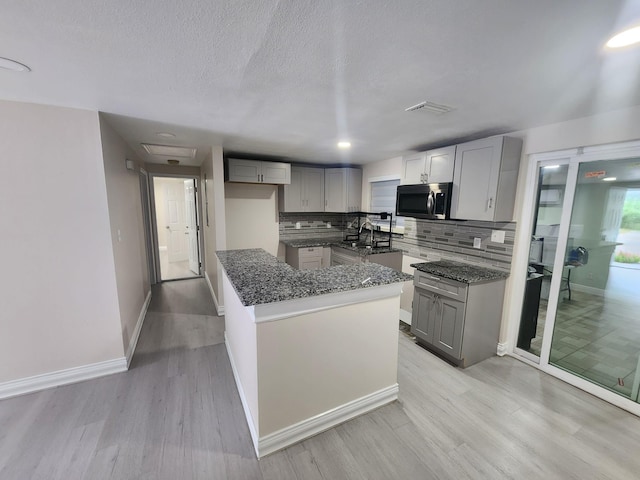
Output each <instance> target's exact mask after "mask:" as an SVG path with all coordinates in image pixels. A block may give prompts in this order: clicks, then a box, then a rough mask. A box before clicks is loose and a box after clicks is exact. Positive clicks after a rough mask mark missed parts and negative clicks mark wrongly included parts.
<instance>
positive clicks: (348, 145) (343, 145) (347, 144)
mask: <svg viewBox="0 0 640 480" xmlns="http://www.w3.org/2000/svg"><path fill="white" fill-rule="evenodd" d="M338 148H351V142H347V141H346V140H343V141H340V142H338Z"/></svg>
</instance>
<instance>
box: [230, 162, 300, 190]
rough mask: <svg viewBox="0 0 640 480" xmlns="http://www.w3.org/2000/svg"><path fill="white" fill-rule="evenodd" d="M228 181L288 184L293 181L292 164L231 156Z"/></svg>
mask: <svg viewBox="0 0 640 480" xmlns="http://www.w3.org/2000/svg"><path fill="white" fill-rule="evenodd" d="M227 181H229V182H244V183H271V184H276V185H286V184H288V183H291V164H289V163H283V162H263V161H260V160H244V159H240V158H229V159H228V160H227Z"/></svg>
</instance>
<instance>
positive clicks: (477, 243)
mask: <svg viewBox="0 0 640 480" xmlns="http://www.w3.org/2000/svg"><path fill="white" fill-rule="evenodd" d="M481 247H482V239H481V238H480V237H476V238H474V239H473V248H481Z"/></svg>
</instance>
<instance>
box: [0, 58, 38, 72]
mask: <svg viewBox="0 0 640 480" xmlns="http://www.w3.org/2000/svg"><path fill="white" fill-rule="evenodd" d="M0 68H1V69H3V70H11V71H12V72H30V71H31V69H30V68H29V67H27V66H26V65H24V64H22V63H20V62H16V61H15V60H11V59H10V58H3V57H0Z"/></svg>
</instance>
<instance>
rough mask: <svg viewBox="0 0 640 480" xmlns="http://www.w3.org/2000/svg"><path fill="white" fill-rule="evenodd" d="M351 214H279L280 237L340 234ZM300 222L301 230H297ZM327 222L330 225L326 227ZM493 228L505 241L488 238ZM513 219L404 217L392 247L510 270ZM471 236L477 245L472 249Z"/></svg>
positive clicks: (422, 255) (430, 258) (416, 254)
mask: <svg viewBox="0 0 640 480" xmlns="http://www.w3.org/2000/svg"><path fill="white" fill-rule="evenodd" d="M353 218H354V216H353V215H350V214H342V213H280V226H279V228H280V238H281V239H283V240H293V239H305V238H318V237H320V238H327V237H334V238H336V237H340V238H342V236H343V235H344V230H345V228H346V227H347V226H348V225H349V223H350V222H351V221H352V220H353ZM296 222H300V229H296V228H295V227H296ZM327 222H328V223H330V224H331V228H327ZM494 230H500V231H504V243H497V242H492V241H491V233H492V231H494ZM515 230H516V223H515V222H478V221H471V220H468V221H456V220H420V219H415V218H408V217H407V218H405V219H404V235H394V239H393V246H394V247H395V248H398V249H401V250H402V251H403V252H404V254H406V255H410V256H412V257H417V258H421V259H424V260H425V261H433V260H440V259H447V260H458V261H463V262H469V263H474V264H479V265H485V266H490V267H493V268H498V269H501V270H507V271H508V270H510V269H511V256H512V254H513V242H514V238H515ZM474 238H479V239H480V248H479V249H477V248H473V240H474Z"/></svg>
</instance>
